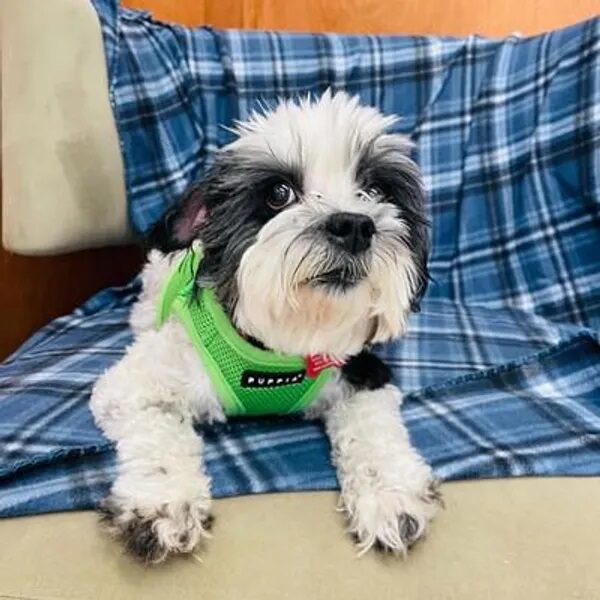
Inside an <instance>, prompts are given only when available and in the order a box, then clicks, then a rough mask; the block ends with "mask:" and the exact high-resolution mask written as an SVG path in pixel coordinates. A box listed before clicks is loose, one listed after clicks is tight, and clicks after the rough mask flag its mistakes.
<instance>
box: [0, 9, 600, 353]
mask: <svg viewBox="0 0 600 600" xmlns="http://www.w3.org/2000/svg"><path fill="white" fill-rule="evenodd" d="M124 4H126V5H129V6H132V7H138V8H145V9H148V10H151V11H153V12H154V14H155V16H156V17H157V18H162V19H166V20H171V21H175V22H179V23H182V24H186V25H200V24H212V25H215V26H218V27H241V28H262V29H288V30H296V31H337V32H351V33H352V32H353V33H378V32H379V33H416V34H419V33H438V34H445V35H466V34H469V33H473V32H477V33H481V34H483V35H491V36H500V35H506V34H507V33H510V32H513V31H520V32H521V33H524V34H533V33H538V32H540V31H544V30H548V29H553V28H556V27H561V26H564V25H567V24H571V23H575V22H577V21H579V20H582V19H585V18H588V17H591V16H594V15H596V14H599V13H600V0H124ZM140 264H141V253H140V251H139V250H137V249H135V248H109V249H101V250H90V251H86V252H77V253H74V254H69V255H64V256H60V257H51V258H27V257H19V256H14V255H12V254H10V253H8V252H6V251H4V250H0V315H1V316H0V359H1V358H2V357H4V356H5V355H6V354H8V352H9V351H11V350H13V349H14V348H16V346H17V345H18V344H19V343H20V342H21V341H23V340H24V339H25V338H26V337H27V336H29V335H30V334H31V333H32V332H33V331H34V330H35V329H37V328H38V327H40V326H41V325H43V324H44V323H46V322H48V320H50V319H51V318H53V317H56V316H58V315H61V314H64V313H66V312H68V311H70V310H72V309H73V307H75V306H76V305H77V304H79V303H80V302H82V301H83V300H84V299H85V298H87V297H88V296H90V295H91V294H92V293H93V292H95V291H97V290H99V289H101V288H102V287H105V286H107V285H112V284H120V283H124V282H125V281H127V280H128V279H129V278H130V277H131V276H132V275H133V274H134V273H135V272H136V270H137V269H138V268H139V265H140Z"/></svg>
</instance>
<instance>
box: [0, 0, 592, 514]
mask: <svg viewBox="0 0 600 600" xmlns="http://www.w3.org/2000/svg"><path fill="white" fill-rule="evenodd" d="M94 5H95V7H96V9H97V12H98V15H99V18H100V22H101V25H102V31H103V35H104V41H105V48H106V56H107V65H108V71H109V81H110V90H109V91H110V97H111V101H112V104H113V108H114V113H115V118H116V122H117V125H118V129H119V134H120V138H121V145H122V150H123V156H124V160H125V165H126V177H127V189H128V197H129V202H130V217H131V222H132V224H133V226H134V228H135V229H136V230H138V231H140V232H143V231H145V230H147V229H148V227H149V226H150V225H151V224H152V223H153V222H154V221H155V220H156V219H157V218H158V217H159V216H160V215H161V214H162V212H163V211H164V210H165V208H166V207H167V206H168V205H169V204H170V203H171V202H173V201H174V200H175V199H176V198H177V197H178V196H179V194H180V193H181V192H182V191H183V190H184V188H185V187H187V185H189V184H190V183H191V182H192V181H194V180H195V179H197V178H198V177H200V176H201V174H202V172H203V171H204V169H205V168H206V166H207V164H209V162H210V160H211V156H212V155H213V153H214V150H215V149H216V148H218V147H219V146H221V145H223V144H225V143H226V142H227V141H229V139H230V138H229V135H230V134H229V133H228V131H227V129H225V128H224V127H222V126H223V125H229V124H231V122H232V121H233V120H234V119H238V118H241V119H243V118H245V117H246V116H247V115H248V114H249V112H250V111H251V110H252V109H253V108H254V107H255V106H256V105H257V103H258V102H263V103H267V104H271V103H273V102H275V101H276V99H277V98H278V97H281V96H293V95H297V94H305V93H306V92H308V91H312V92H315V93H319V92H321V91H323V90H324V89H325V88H326V87H332V88H334V89H340V88H343V89H346V90H348V91H350V92H351V93H354V94H358V95H359V96H360V97H361V99H362V101H363V102H365V103H368V104H373V105H375V106H378V107H379V108H380V109H381V110H383V111H384V112H387V113H397V114H400V115H401V116H402V117H403V119H402V121H400V123H399V124H398V126H397V127H398V130H400V131H403V132H405V133H407V134H408V135H410V136H411V137H412V138H413V140H414V141H415V143H416V146H417V150H418V156H417V158H418V161H419V163H420V165H421V168H422V170H423V172H424V174H425V181H426V185H427V188H428V190H429V198H430V212H431V216H432V220H433V231H432V241H433V255H432V261H431V271H432V274H433V277H434V280H435V283H434V284H433V285H431V286H430V290H429V292H428V295H427V297H426V298H425V300H424V302H423V305H422V312H421V313H420V314H418V315H415V316H414V317H413V319H412V322H411V327H410V330H409V333H408V335H407V336H406V337H405V338H404V339H403V340H401V341H399V342H396V343H395V344H391V345H387V346H385V347H382V348H379V349H378V352H379V353H380V355H381V356H382V357H383V358H384V359H385V360H386V361H387V362H388V363H389V364H390V365H391V366H392V369H393V373H394V378H395V380H396V382H397V383H398V384H399V385H400V386H401V387H402V389H403V390H404V391H405V393H406V396H405V400H404V406H403V413H404V416H405V419H406V422H407V425H408V427H409V430H410V433H411V437H412V439H413V441H414V443H415V445H416V446H417V447H418V448H419V449H420V451H421V452H422V453H423V455H424V456H425V457H426V458H427V459H428V460H429V461H430V462H431V464H432V465H433V467H434V469H435V471H436V474H437V475H438V476H439V477H441V478H442V479H457V478H473V477H498V476H522V475H559V474H560V475H565V474H569V475H593V474H595V475H598V474H600V340H599V336H598V330H599V328H600V267H599V261H598V258H597V253H598V248H600V210H599V203H600V20H591V21H588V22H585V23H582V24H580V25H576V26H573V27H569V28H567V29H564V30H561V31H556V32H553V33H548V34H545V35H541V36H537V37H533V38H520V37H516V36H515V37H509V38H507V39H503V40H490V39H484V38H479V37H469V38H466V39H453V38H440V37H399V36H346V35H308V34H287V33H286V34H283V33H274V32H250V31H219V30H215V29H211V28H200V29H186V28H183V27H178V26H174V25H169V24H164V23H160V22H157V21H154V20H153V19H152V18H151V17H150V16H149V15H148V14H146V13H141V12H134V11H130V10H125V9H123V8H121V7H119V6H118V4H117V2H116V1H115V0H95V1H94ZM99 201H100V199H99ZM138 285H139V284H138V282H137V281H135V282H132V283H131V284H130V285H129V286H127V287H125V288H122V289H111V290H105V291H103V292H101V293H100V294H98V295H96V296H95V297H94V298H92V299H91V300H89V301H88V302H87V303H86V304H84V305H83V306H82V307H80V308H79V309H77V310H76V311H75V312H74V313H72V314H71V315H68V316H65V317H62V318H60V319H57V320H56V321H54V322H52V323H51V324H50V325H48V326H47V327H45V328H44V329H42V330H41V331H40V332H38V333H37V334H36V335H34V336H33V337H32V338H31V339H30V340H29V341H27V342H26V343H25V344H24V345H23V346H22V347H21V348H20V349H19V350H18V351H17V352H16V353H15V354H14V355H13V356H11V357H10V358H9V359H8V360H7V361H6V362H5V363H4V364H3V365H2V366H1V367H0V516H9V515H21V514H31V513H39V512H47V511H53V510H65V509H75V508H90V507H92V506H94V505H95V504H96V502H97V501H98V500H99V499H100V498H101V497H103V496H104V495H105V494H106V493H107V491H108V488H109V485H110V482H111V481H112V479H113V478H114V475H115V463H114V452H113V449H112V447H111V444H110V443H109V442H108V441H107V440H106V439H105V438H104V437H103V436H102V434H101V432H100V431H99V430H98V429H97V428H96V427H95V425H94V423H93V420H92V418H91V414H90V412H89V410H88V406H87V403H88V400H89V394H90V389H91V385H92V383H93V382H94V380H95V379H96V378H97V376H98V375H99V374H100V373H101V372H102V371H103V370H104V369H105V368H106V367H107V366H109V365H110V364H112V363H113V362H114V361H116V360H118V358H119V357H120V356H121V355H122V353H123V350H124V348H125V346H126V345H127V344H128V343H129V342H130V340H131V335H130V332H129V329H128V327H127V318H128V314H129V310H130V308H131V304H132V302H133V301H134V299H135V297H136V294H137V292H138V291H139V290H138ZM202 434H203V435H204V437H205V439H206V459H207V467H208V470H209V472H210V473H211V475H212V476H213V481H214V494H215V496H217V497H219V496H227V495H234V494H243V493H249V492H265V491H274V490H304V489H331V488H335V487H336V485H337V483H336V479H335V473H334V471H333V469H332V468H331V466H330V462H329V457H328V452H329V450H328V445H327V441H326V439H325V437H324V435H323V431H322V429H321V427H320V425H319V424H318V423H314V422H305V421H300V420H294V419H285V418H275V419H269V420H238V421H233V422H230V423H228V424H225V425H219V426H211V427H206V428H203V430H202Z"/></svg>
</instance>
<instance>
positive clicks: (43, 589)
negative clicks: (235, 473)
mask: <svg viewBox="0 0 600 600" xmlns="http://www.w3.org/2000/svg"><path fill="white" fill-rule="evenodd" d="M444 493H445V498H446V502H447V508H446V510H445V511H443V512H442V513H441V514H440V516H439V518H438V519H437V521H436V522H435V524H434V526H433V529H432V531H431V534H430V536H429V539H427V540H425V542H424V543H423V544H419V545H418V546H417V547H416V548H415V549H414V550H413V552H412V553H411V554H410V555H409V557H408V558H407V560H406V561H402V560H398V559H394V558H392V557H381V556H378V555H375V554H370V555H367V556H364V557H363V558H361V559H358V558H357V557H356V554H355V551H354V549H353V548H352V546H351V544H350V541H349V539H348V538H347V537H346V536H344V533H343V527H344V523H343V520H342V516H341V514H340V513H338V512H336V511H335V501H336V496H335V494H334V493H331V492H321V493H304V494H300V493H298V494H274V495H264V496H252V497H243V498H231V499H228V500H220V501H217V503H216V508H215V513H216V521H215V525H214V529H213V538H212V539H211V540H210V541H209V543H208V544H207V547H206V549H205V551H203V552H201V553H200V558H201V560H202V562H201V563H200V562H197V561H196V560H194V559H193V558H190V557H188V558H177V559H174V560H171V561H170V562H168V563H167V564H165V565H163V566H159V567H157V568H153V569H147V568H143V567H141V566H139V565H138V564H136V563H134V562H132V561H131V560H130V559H129V558H128V557H127V556H124V555H123V553H122V551H121V548H120V547H119V546H118V545H117V544H116V543H115V542H113V541H112V540H110V539H109V538H108V537H107V536H105V535H103V534H102V533H101V532H100V530H99V528H98V525H97V517H96V515H94V514H93V513H90V512H87V513H66V514H55V515H43V516H38V517H30V518H29V517H28V518H22V519H8V520H4V521H2V520H0V540H1V541H2V543H1V544H0V597H3V595H4V596H6V597H9V598H36V599H37V598H39V599H42V598H44V599H47V598H69V599H71V598H72V599H76V598H77V599H90V600H105V599H107V600H108V599H110V600H136V599H138V598H139V599H143V600H167V599H168V600H175V599H177V600H187V599H188V598H189V599H190V600H191V599H196V598H200V599H201V600H281V599H283V598H286V599H287V600H335V599H338V598H339V599H341V600H569V599H575V598H578V599H580V600H597V599H598V598H600V568H598V565H600V544H599V543H598V528H599V526H600V480H599V479H598V478H588V479H585V478H555V479H521V480H519V479H508V480H507V479H505V480H491V481H473V482H461V483H451V484H447V485H445V486H444Z"/></svg>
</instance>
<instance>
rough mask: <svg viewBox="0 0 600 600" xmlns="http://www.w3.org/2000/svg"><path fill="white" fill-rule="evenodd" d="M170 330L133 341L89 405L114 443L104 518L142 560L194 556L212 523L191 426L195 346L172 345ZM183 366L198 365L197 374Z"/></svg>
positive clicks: (197, 410) (196, 407)
mask: <svg viewBox="0 0 600 600" xmlns="http://www.w3.org/2000/svg"><path fill="white" fill-rule="evenodd" d="M169 328H170V329H171V332H170V333H169V331H168V329H169ZM165 329H166V330H167V331H166V332H165V333H166V335H162V332H150V333H148V334H144V335H143V336H141V338H140V339H138V340H137V341H136V342H134V344H133V345H132V346H131V348H130V349H129V350H128V353H127V355H126V356H125V357H124V358H123V359H122V360H121V361H120V362H119V363H117V364H116V365H115V366H114V367H112V368H111V369H110V370H109V371H107V372H106V373H105V374H104V375H103V376H102V377H101V378H100V379H99V380H98V383H97V384H96V386H95V388H94V392H93V396H92V401H91V407H92V411H93V413H94V416H95V418H96V422H97V423H98V425H99V426H100V427H102V429H103V430H104V432H105V433H106V434H107V435H108V437H110V438H111V439H113V440H114V441H116V446H117V468H118V471H117V478H116V481H115V482H114V484H113V486H112V489H111V492H110V495H109V497H108V498H107V499H106V500H105V501H104V503H103V506H102V510H103V512H104V514H105V521H106V523H107V525H108V526H109V528H110V530H111V531H112V532H113V533H115V534H116V535H117V536H118V537H119V538H121V539H122V541H123V543H124V544H125V547H126V548H127V550H129V551H130V552H131V553H132V554H134V555H135V556H136V557H138V558H139V559H141V560H142V561H143V562H145V563H156V562H160V561H162V560H163V559H164V558H165V557H166V556H167V555H168V554H169V553H181V552H191V551H192V550H193V549H194V548H195V547H196V546H197V544H198V543H199V542H200V541H201V539H202V538H203V537H204V536H205V535H207V532H206V529H207V525H208V524H209V523H210V505H211V498H210V479H209V478H208V476H207V475H206V473H205V470H204V465H203V460H202V439H201V437H200V436H199V434H197V433H196V431H195V430H194V428H193V423H194V421H196V420H197V419H198V417H199V416H202V415H201V412H202V410H205V407H204V406H203V405H202V403H201V402H198V400H197V399H198V395H199V393H200V392H201V391H202V390H201V389H200V390H199V389H195V388H198V387H201V385H200V386H199V385H198V384H197V381H198V380H199V379H201V375H202V371H201V369H200V368H199V363H198V361H197V357H196V355H195V354H194V351H193V349H192V351H191V352H188V351H187V350H185V349H182V348H184V346H182V345H181V342H177V341H176V340H169V335H171V336H173V335H175V334H174V332H173V331H172V329H173V328H172V327H171V326H169V325H166V326H165ZM170 342H174V343H170ZM178 344H179V345H178ZM186 353H187V354H186ZM186 365H187V366H188V367H190V366H191V365H198V369H197V370H196V372H195V373H194V374H193V375H194V376H192V375H191V374H188V373H187V372H186V370H185V369H186ZM192 370H193V369H192ZM195 383H196V385H195V386H194V384H195Z"/></svg>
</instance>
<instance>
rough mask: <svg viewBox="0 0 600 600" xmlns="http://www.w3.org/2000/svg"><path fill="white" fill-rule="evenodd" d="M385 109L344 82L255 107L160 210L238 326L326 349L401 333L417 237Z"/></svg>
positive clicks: (414, 287) (416, 282) (420, 228)
mask: <svg viewBox="0 0 600 600" xmlns="http://www.w3.org/2000/svg"><path fill="white" fill-rule="evenodd" d="M394 121H395V118H393V117H385V116H383V115H382V114H381V113H379V112H378V111H377V110H376V109H374V108H371V107H365V106H361V105H360V104H359V103H358V101H357V100H356V99H351V98H350V97H348V96H347V95H346V94H343V93H338V94H336V95H333V96H332V95H331V94H329V93H326V94H325V95H324V96H322V97H321V98H320V99H319V100H317V101H312V102H311V101H309V100H305V101H301V102H299V103H294V102H285V103H282V104H280V105H279V106H278V107H277V108H276V109H275V110H274V111H272V112H265V113H263V114H255V115H253V116H252V117H251V119H250V120H249V121H248V122H245V123H241V124H239V125H238V126H237V128H236V133H237V134H238V138H237V139H236V140H235V141H234V142H233V143H231V144H229V145H228V146H226V147H224V148H223V149H222V150H221V151H219V152H218V154H217V156H216V159H215V163H214V165H213V167H212V168H211V170H210V172H209V173H208V175H207V177H206V178H205V180H204V181H203V182H202V183H201V184H200V185H199V186H198V187H196V188H195V189H193V190H192V191H191V193H190V194H188V197H187V198H186V199H185V200H184V203H183V204H182V205H181V206H180V207H179V208H178V209H177V211H176V213H175V214H174V215H170V216H169V217H168V219H167V222H166V225H165V224H163V226H162V228H163V232H164V231H167V232H168V234H169V235H170V236H171V237H172V238H175V239H176V240H177V241H178V243H177V244H176V245H177V246H178V247H181V246H182V245H185V244H188V243H190V242H191V241H193V239H194V238H200V240H201V241H202V244H203V247H204V253H205V258H204V260H203V263H202V267H201V271H200V274H199V284H200V285H202V286H204V285H210V286H212V287H214V288H215V290H216V292H217V295H218V297H219V299H220V300H221V302H222V303H223V305H224V306H225V307H226V309H227V310H228V311H229V312H230V314H231V316H232V318H233V320H234V322H235V324H236V326H237V327H238V329H239V330H240V331H241V332H243V333H245V334H247V335H249V336H252V337H253V338H255V339H257V340H259V341H260V342H262V343H263V344H264V345H265V346H266V347H268V348H270V349H273V350H277V351H280V352H286V353H297V354H309V353H328V354H332V355H334V356H346V355H350V354H354V353H357V352H358V351H360V350H361V349H362V347H363V346H364V345H365V344H366V343H371V342H380V341H384V340H388V339H390V338H394V337H397V336H399V335H401V334H402V333H403V331H404V329H405V326H406V320H407V317H408V314H409V312H410V310H411V308H415V307H416V306H417V305H418V301H419V299H420V296H421V295H422V294H423V292H424V290H425V287H426V284H427V267H426V261H427V252H428V242H427V224H426V216H425V202H424V195H423V190H422V185H421V179H420V175H419V171H418V169H417V167H416V165H415V164H414V162H412V160H411V159H410V158H409V151H410V144H409V143H408V141H407V139H406V138H404V137H403V136H401V135H397V134H388V133H386V129H387V128H388V127H389V126H390V125H391V124H393V123H394ZM172 241H173V240H172Z"/></svg>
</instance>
